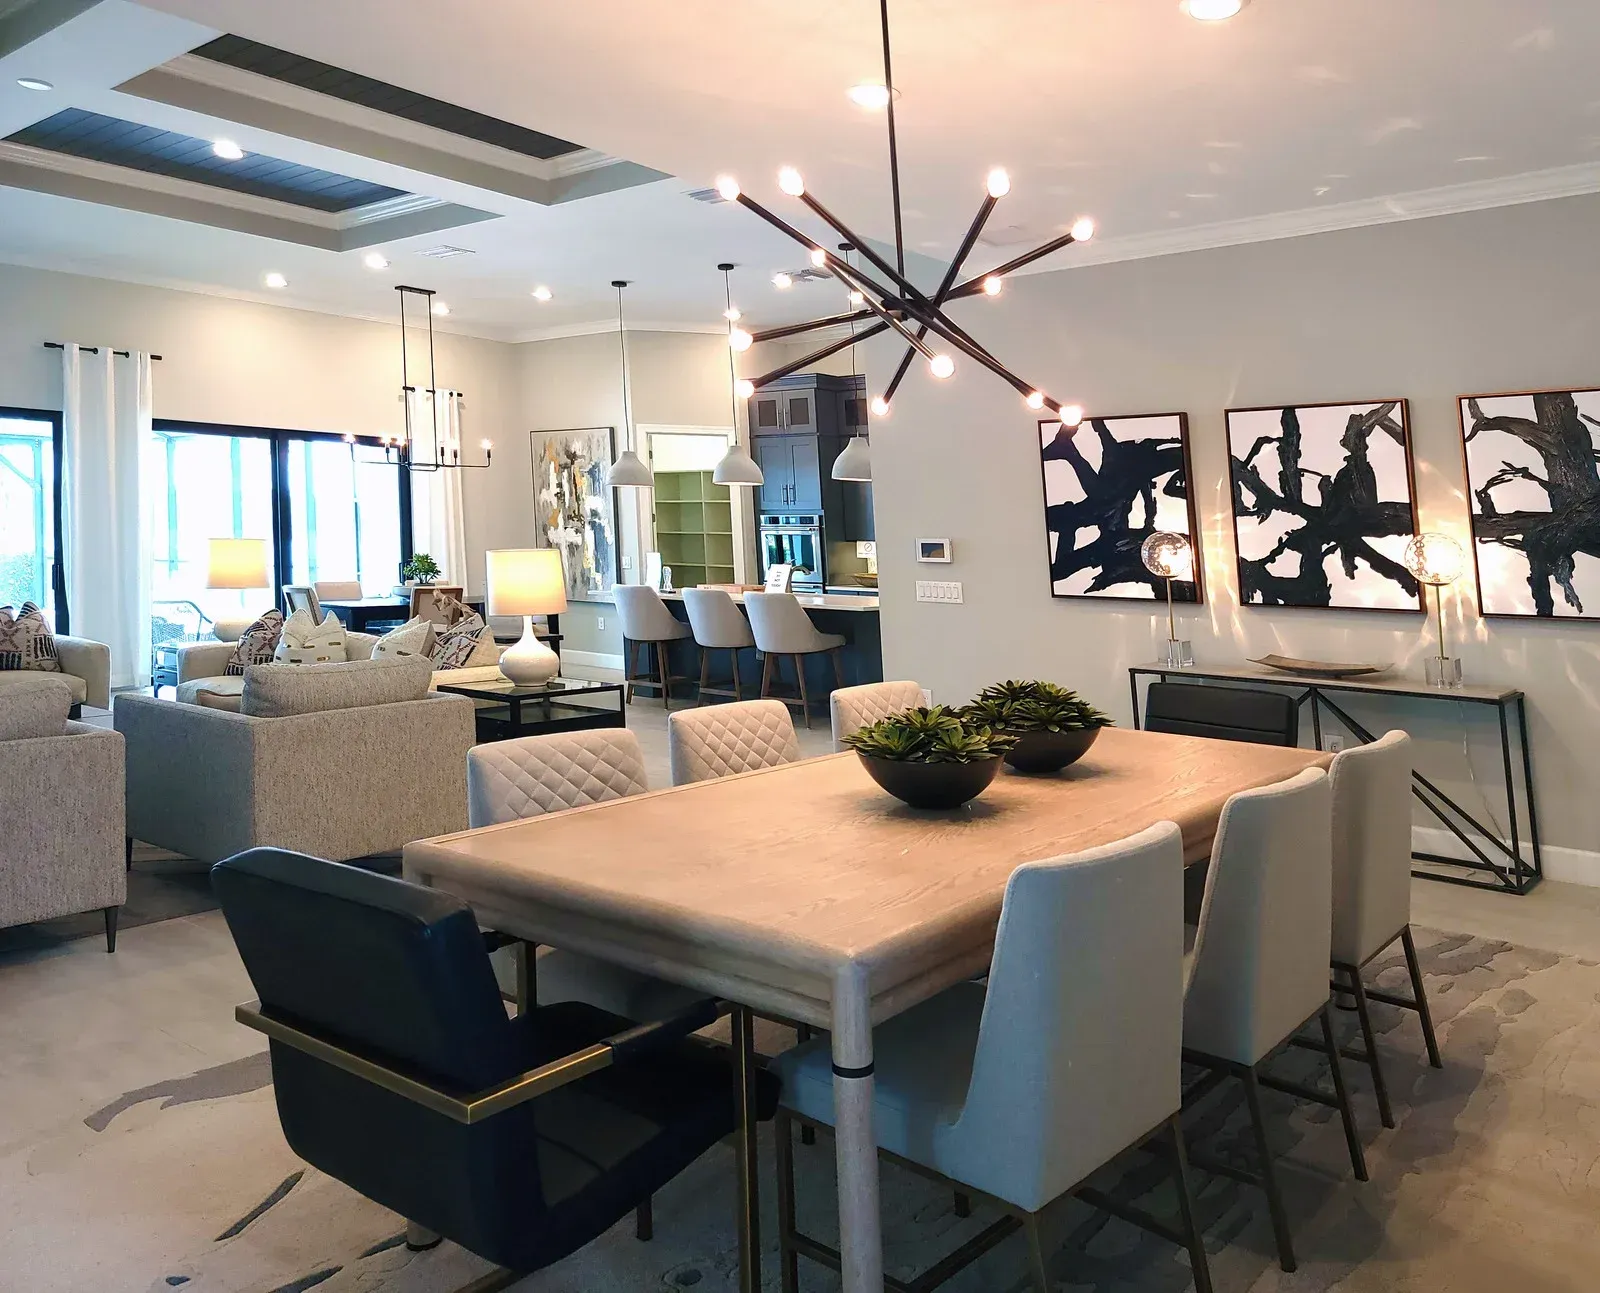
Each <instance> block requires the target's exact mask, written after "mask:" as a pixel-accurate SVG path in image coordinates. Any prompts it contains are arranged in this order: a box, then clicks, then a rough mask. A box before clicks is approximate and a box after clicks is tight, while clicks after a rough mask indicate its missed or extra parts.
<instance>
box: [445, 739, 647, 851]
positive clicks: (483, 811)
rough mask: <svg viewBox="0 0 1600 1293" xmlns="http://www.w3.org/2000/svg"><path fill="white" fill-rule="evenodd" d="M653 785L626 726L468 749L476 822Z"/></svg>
mask: <svg viewBox="0 0 1600 1293" xmlns="http://www.w3.org/2000/svg"><path fill="white" fill-rule="evenodd" d="M649 789H650V785H649V783H648V782H647V781H646V779H645V771H644V752H643V751H642V750H641V749H640V748H639V738H638V737H637V736H635V735H634V734H633V733H632V732H630V731H628V730H627V729H626V728H620V727H607V728H597V729H595V730H594V731H590V732H554V733H551V734H550V735H549V736H524V737H519V738H518V739H516V740H513V741H496V742H494V743H493V744H491V745H478V746H474V747H473V748H472V749H470V750H468V751H467V814H468V817H469V818H470V820H471V822H472V825H473V826H494V825H496V824H497V823H499V822H514V821H519V820H521V819H522V818H525V817H538V816H540V815H542V814H544V813H556V812H560V811H561V810H562V809H563V808H576V807H578V806H579V805H581V804H598V803H601V802H603V801H604V800H607V799H621V798H623V797H624V796H626V795H641V794H643V793H644V792H645V791H647V790H649Z"/></svg>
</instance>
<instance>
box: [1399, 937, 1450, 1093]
mask: <svg viewBox="0 0 1600 1293" xmlns="http://www.w3.org/2000/svg"><path fill="white" fill-rule="evenodd" d="M1400 944H1401V946H1402V947H1404V948H1405V951H1406V969H1408V970H1410V971H1411V991H1412V993H1413V994H1414V995H1415V997H1416V999H1417V1017H1418V1018H1419V1019H1421V1020H1422V1040H1423V1041H1424V1042H1425V1043H1427V1047H1428V1063H1429V1064H1431V1065H1433V1067H1434V1068H1436V1069H1442V1068H1443V1067H1444V1061H1443V1060H1442V1059H1440V1058H1439V1041H1438V1039H1437V1038H1436V1037H1435V1036H1434V1035H1433V1013H1432V1011H1430V1010H1429V1009H1428V992H1427V989H1426V988H1424V987H1423V986H1422V965H1421V963H1420V962H1419V961H1418V960H1417V944H1416V940H1415V939H1413V938H1412V937H1411V926H1410V925H1407V926H1406V927H1405V928H1404V929H1402V930H1401V931H1400Z"/></svg>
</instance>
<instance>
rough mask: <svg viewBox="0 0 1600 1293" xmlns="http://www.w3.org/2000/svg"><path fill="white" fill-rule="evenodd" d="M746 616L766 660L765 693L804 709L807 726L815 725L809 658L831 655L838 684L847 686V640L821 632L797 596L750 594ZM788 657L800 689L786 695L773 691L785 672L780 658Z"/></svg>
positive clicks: (748, 595)
mask: <svg viewBox="0 0 1600 1293" xmlns="http://www.w3.org/2000/svg"><path fill="white" fill-rule="evenodd" d="M744 609H745V613H746V614H747V615H749V616H750V631H751V632H752V633H754V634H755V639H756V649H757V650H758V651H760V652H761V653H762V654H763V655H764V656H765V657H766V660H765V662H764V663H763V665H762V668H761V694H762V696H770V697H772V698H773V699H774V700H781V701H782V702H783V703H784V704H785V705H789V706H794V705H796V704H798V705H799V706H800V712H801V713H802V714H803V715H805V720H806V726H807V727H810V726H811V696H810V693H809V692H808V691H807V690H806V661H805V658H806V656H808V655H818V654H820V653H822V652H824V651H827V652H830V653H831V654H832V658H833V678H834V682H835V683H837V684H839V685H843V683H844V673H843V670H842V668H841V666H840V662H839V652H840V650H841V649H842V648H843V647H844V642H845V640H844V638H842V637H840V636H839V634H837V633H822V632H819V631H818V629H817V626H816V625H815V624H813V623H812V622H811V617H810V616H809V615H807V614H806V612H805V608H804V607H802V606H801V605H800V601H799V599H798V598H796V597H795V595H794V594H793V593H746V594H745V595H744ZM784 656H787V657H788V658H789V659H790V660H792V661H793V662H794V671H795V675H796V680H797V682H798V684H799V685H798V690H797V691H796V692H795V693H794V694H791V695H787V696H786V695H783V694H782V693H780V692H775V691H774V690H773V681H774V675H775V674H777V673H781V668H780V667H779V665H778V661H779V659H781V658H782V657H784Z"/></svg>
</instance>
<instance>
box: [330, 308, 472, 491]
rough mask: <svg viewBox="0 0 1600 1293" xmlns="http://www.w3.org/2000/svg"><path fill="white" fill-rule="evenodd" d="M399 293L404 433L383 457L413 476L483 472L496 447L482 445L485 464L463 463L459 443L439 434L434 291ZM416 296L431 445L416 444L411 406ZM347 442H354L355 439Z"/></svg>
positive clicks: (389, 441) (392, 439)
mask: <svg viewBox="0 0 1600 1293" xmlns="http://www.w3.org/2000/svg"><path fill="white" fill-rule="evenodd" d="M394 290H395V291H397V292H398V293H400V402H401V404H402V405H403V406H404V410H405V430H404V431H401V432H399V433H398V434H395V435H392V436H391V435H386V436H383V437H382V443H383V456H384V457H385V458H386V459H388V461H390V462H392V463H394V464H395V465H396V466H398V467H402V468H404V469H405V470H406V471H411V472H419V473H422V472H435V471H445V470H469V471H482V470H484V469H486V468H487V467H488V466H489V465H490V464H491V463H492V462H493V460H494V445H493V443H492V442H491V441H488V440H485V441H483V443H482V448H483V461H482V462H462V461H461V445H460V442H459V440H457V441H456V442H453V443H449V444H447V443H446V440H445V437H444V436H442V435H441V434H440V432H439V403H438V401H439V394H440V392H439V391H438V390H436V389H435V386H436V383H437V378H436V375H435V371H434V363H433V298H434V291H433V289H432V288H431V287H407V286H406V285H405V284H400V285H399V286H397V287H396V288H395V289H394ZM414 296H420V297H421V298H422V304H421V309H422V317H423V318H424V319H426V320H427V321H428V356H427V357H428V384H427V385H426V386H424V387H422V388H421V394H423V395H426V396H427V397H428V409H429V411H430V413H431V415H432V424H433V434H432V437H431V439H430V441H429V442H427V443H425V444H419V443H418V440H417V435H418V430H419V429H418V428H417V427H415V426H413V425H412V420H411V402H412V397H413V396H415V395H417V394H418V387H417V385H416V383H415V382H414V381H413V380H412V377H411V371H412V369H413V368H414V367H415V368H417V369H419V370H420V368H421V365H420V363H413V361H412V358H411V346H410V342H409V340H408V337H409V333H408V331H407V329H408V328H411V327H414V326H415V325H414V324H410V323H407V321H406V301H407V300H408V299H410V298H411V297H414ZM411 308H412V310H413V311H415V310H416V309H417V308H418V307H417V303H416V302H415V301H413V302H412V305H411ZM345 439H346V440H349V441H352V442H353V439H354V438H353V437H352V436H346V437H345Z"/></svg>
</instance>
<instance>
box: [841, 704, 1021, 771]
mask: <svg viewBox="0 0 1600 1293" xmlns="http://www.w3.org/2000/svg"><path fill="white" fill-rule="evenodd" d="M844 744H845V745H848V746H849V747H850V748H851V749H852V750H854V751H855V752H856V753H857V754H860V755H863V756H865V757H866V758H869V759H887V760H889V761H891V762H894V763H980V762H983V761H985V760H988V759H996V758H999V757H1000V756H1001V755H1003V754H1004V753H1005V752H1006V751H1007V750H1009V749H1010V748H1011V747H1012V746H1013V745H1015V744H1016V738H1015V737H1012V736H1008V735H1006V734H1005V733H1004V732H999V731H996V730H994V729H993V728H992V727H990V726H989V725H988V724H986V723H984V722H982V721H980V720H978V719H976V718H973V717H970V716H969V715H968V713H967V712H966V711H965V710H957V709H951V708H949V707H948V706H945V705H935V706H933V707H932V708H931V709H929V708H917V709H908V710H906V711H905V712H903V713H900V714H890V715H889V716H888V717H887V718H884V719H880V720H879V721H878V722H876V723H873V724H872V725H871V726H870V727H864V728H862V729H861V730H860V731H857V732H854V733H852V734H851V735H849V736H847V737H845V738H844Z"/></svg>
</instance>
